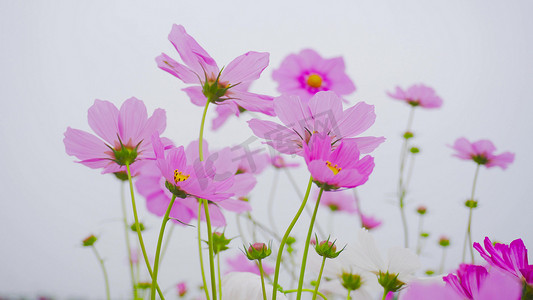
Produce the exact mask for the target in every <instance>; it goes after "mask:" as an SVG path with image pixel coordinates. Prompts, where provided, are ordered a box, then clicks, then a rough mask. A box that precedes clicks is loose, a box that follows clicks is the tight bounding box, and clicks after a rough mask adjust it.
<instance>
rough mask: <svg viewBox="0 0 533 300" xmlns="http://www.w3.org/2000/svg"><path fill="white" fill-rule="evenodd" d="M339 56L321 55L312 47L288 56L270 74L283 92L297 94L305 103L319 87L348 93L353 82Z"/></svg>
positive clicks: (340, 93)
mask: <svg viewBox="0 0 533 300" xmlns="http://www.w3.org/2000/svg"><path fill="white" fill-rule="evenodd" d="M344 69H345V66H344V60H343V59H342V57H335V58H330V59H324V58H322V57H321V56H320V55H319V54H318V53H316V52H315V51H314V50H311V49H305V50H302V51H301V52H300V53H298V54H291V55H289V56H287V57H286V58H285V59H284V60H283V61H282V62H281V66H280V67H279V69H276V70H274V72H273V73H272V77H273V78H274V80H275V81H277V82H278V91H279V92H280V93H281V94H283V95H296V96H299V97H300V98H301V99H302V101H303V102H304V103H307V101H309V99H310V98H311V97H312V96H314V95H315V94H316V93H317V92H320V91H333V92H335V93H337V94H338V95H341V96H342V95H348V94H350V93H352V92H354V91H355V85H354V84H353V82H352V80H351V79H350V78H349V77H348V76H347V75H346V73H345V70H344Z"/></svg>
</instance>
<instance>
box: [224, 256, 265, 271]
mask: <svg viewBox="0 0 533 300" xmlns="http://www.w3.org/2000/svg"><path fill="white" fill-rule="evenodd" d="M226 263H227V265H228V267H229V270H228V272H227V273H230V272H249V273H254V274H257V275H260V273H259V266H258V265H257V263H255V262H253V261H250V260H248V258H247V257H246V255H245V254H243V253H238V254H237V255H236V256H234V257H233V258H231V257H228V258H226ZM262 264H263V271H264V272H265V274H267V275H272V274H274V268H273V267H271V266H269V265H268V264H267V263H265V262H262Z"/></svg>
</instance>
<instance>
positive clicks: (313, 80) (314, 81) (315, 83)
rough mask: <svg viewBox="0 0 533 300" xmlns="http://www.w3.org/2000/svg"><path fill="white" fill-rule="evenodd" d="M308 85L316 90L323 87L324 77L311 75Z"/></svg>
mask: <svg viewBox="0 0 533 300" xmlns="http://www.w3.org/2000/svg"><path fill="white" fill-rule="evenodd" d="M307 85H308V86H310V87H314V88H319V87H321V86H322V77H320V75H318V74H311V75H309V77H307Z"/></svg>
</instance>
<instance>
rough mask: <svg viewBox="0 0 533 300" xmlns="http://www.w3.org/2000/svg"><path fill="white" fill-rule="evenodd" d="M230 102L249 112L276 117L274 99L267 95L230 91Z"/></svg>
mask: <svg viewBox="0 0 533 300" xmlns="http://www.w3.org/2000/svg"><path fill="white" fill-rule="evenodd" d="M228 92H229V95H227V97H228V98H229V100H225V101H233V102H235V104H237V105H238V106H240V107H242V108H244V109H246V110H249V111H255V112H260V113H264V114H266V115H269V116H275V113H274V106H273V103H272V99H273V98H272V97H271V96H267V95H261V94H255V93H250V92H246V91H241V90H237V89H233V90H232V89H229V91H228Z"/></svg>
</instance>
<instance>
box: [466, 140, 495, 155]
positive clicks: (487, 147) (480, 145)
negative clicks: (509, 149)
mask: <svg viewBox="0 0 533 300" xmlns="http://www.w3.org/2000/svg"><path fill="white" fill-rule="evenodd" d="M472 150H473V151H474V153H475V154H489V153H492V152H494V151H496V147H494V144H493V143H492V142H491V141H489V140H480V141H477V142H474V143H472Z"/></svg>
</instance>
